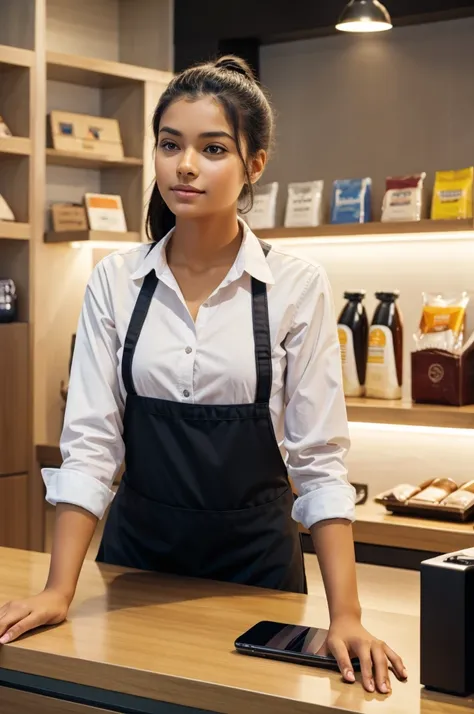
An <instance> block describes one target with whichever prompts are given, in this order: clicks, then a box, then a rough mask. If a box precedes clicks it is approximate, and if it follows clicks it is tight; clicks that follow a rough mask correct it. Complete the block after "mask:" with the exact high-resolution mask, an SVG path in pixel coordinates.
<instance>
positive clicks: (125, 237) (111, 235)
mask: <svg viewBox="0 0 474 714" xmlns="http://www.w3.org/2000/svg"><path fill="white" fill-rule="evenodd" d="M44 239H45V243H73V242H75V241H107V242H110V243H114V242H120V243H140V242H141V241H140V233H136V232H134V231H127V232H122V233H116V232H115V231H61V232H60V233H55V232H54V231H49V232H48V233H46V234H45V238H44Z"/></svg>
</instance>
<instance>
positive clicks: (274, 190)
mask: <svg viewBox="0 0 474 714" xmlns="http://www.w3.org/2000/svg"><path fill="white" fill-rule="evenodd" d="M277 197H278V182H277V181H273V183H267V184H264V185H263V186H257V187H256V188H255V196H254V202H253V207H252V209H251V210H250V211H249V212H248V213H247V214H246V215H245V216H244V218H245V220H246V221H247V223H248V224H249V226H250V228H255V229H257V230H258V229H259V228H275V224H276V204H277Z"/></svg>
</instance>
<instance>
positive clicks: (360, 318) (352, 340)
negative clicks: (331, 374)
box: [337, 290, 369, 397]
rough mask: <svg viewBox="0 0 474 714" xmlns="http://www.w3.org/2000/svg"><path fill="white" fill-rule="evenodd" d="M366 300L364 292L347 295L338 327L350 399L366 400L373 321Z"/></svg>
mask: <svg viewBox="0 0 474 714" xmlns="http://www.w3.org/2000/svg"><path fill="white" fill-rule="evenodd" d="M364 297H365V291H364V290H358V291H354V292H346V293H344V298H345V299H346V300H347V303H346V304H345V306H344V308H343V310H342V312H341V314H340V315H339V320H338V325H337V329H338V335H339V344H340V347H341V360H342V376H343V382H344V394H345V396H346V397H363V396H364V393H365V374H366V370H367V351H368V344H369V343H368V336H369V321H368V319H367V313H366V311H365V307H364V305H363V303H362V301H363V299H364Z"/></svg>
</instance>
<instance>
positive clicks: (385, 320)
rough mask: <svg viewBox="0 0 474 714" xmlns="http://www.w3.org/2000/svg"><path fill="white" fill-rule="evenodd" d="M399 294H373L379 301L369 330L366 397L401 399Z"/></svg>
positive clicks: (401, 351) (401, 347)
mask: <svg viewBox="0 0 474 714" xmlns="http://www.w3.org/2000/svg"><path fill="white" fill-rule="evenodd" d="M399 295H400V293H399V292H398V291H396V292H380V293H375V297H376V298H377V300H379V304H378V305H377V308H376V310H375V313H374V318H373V320H372V324H371V326H370V330H369V355H368V360H367V376H366V396H367V397H373V398H374V399H401V398H402V382H403V324H402V317H401V315H400V312H399V310H398V307H397V304H396V300H397V299H398V297H399Z"/></svg>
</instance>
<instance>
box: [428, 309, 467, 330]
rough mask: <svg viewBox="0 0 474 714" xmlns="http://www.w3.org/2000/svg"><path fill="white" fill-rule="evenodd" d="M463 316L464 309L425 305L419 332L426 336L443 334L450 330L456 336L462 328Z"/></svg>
mask: <svg viewBox="0 0 474 714" xmlns="http://www.w3.org/2000/svg"><path fill="white" fill-rule="evenodd" d="M464 316H465V309H464V307H460V306H459V305H454V306H453V307H442V306H434V305H425V306H424V308H423V315H422V318H421V323H420V331H421V333H422V334H424V335H426V334H429V333H432V332H445V331H446V330H452V331H453V332H454V333H455V334H458V333H459V332H460V330H461V328H462V326H463V321H464Z"/></svg>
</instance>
